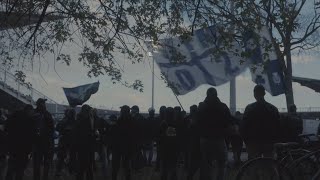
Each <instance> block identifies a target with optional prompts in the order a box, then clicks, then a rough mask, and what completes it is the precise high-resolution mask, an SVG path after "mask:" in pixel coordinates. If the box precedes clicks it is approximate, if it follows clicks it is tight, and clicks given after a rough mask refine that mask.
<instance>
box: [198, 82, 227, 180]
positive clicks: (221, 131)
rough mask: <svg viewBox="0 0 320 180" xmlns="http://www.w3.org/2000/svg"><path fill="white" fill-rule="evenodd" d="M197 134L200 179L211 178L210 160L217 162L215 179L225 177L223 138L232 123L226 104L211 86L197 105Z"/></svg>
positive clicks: (225, 149) (225, 159)
mask: <svg viewBox="0 0 320 180" xmlns="http://www.w3.org/2000/svg"><path fill="white" fill-rule="evenodd" d="M198 118H199V119H198V125H199V135H200V152H201V163H200V180H207V179H212V177H211V176H212V173H211V169H212V162H213V161H214V160H216V162H217V174H216V179H217V180H223V179H224V178H225V173H226V172H225V170H226V163H227V158H228V154H227V148H226V144H225V138H226V136H227V131H228V128H229V127H230V126H231V125H232V123H231V113H230V110H229V108H228V106H227V105H226V104H224V103H222V102H221V101H220V99H219V98H218V93H217V90H216V89H215V88H213V87H211V88H209V89H208V90H207V97H206V98H205V100H204V101H203V104H202V105H201V106H200V105H199V117H198Z"/></svg>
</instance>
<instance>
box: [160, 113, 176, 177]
mask: <svg viewBox="0 0 320 180" xmlns="http://www.w3.org/2000/svg"><path fill="white" fill-rule="evenodd" d="M177 136H178V134H177V122H176V118H175V112H174V109H173V108H172V107H168V108H167V110H166V118H165V121H163V122H162V124H161V127H160V148H161V150H160V154H161V159H160V162H161V180H167V179H169V180H176V179H177V169H176V166H177V161H178V156H179V142H178V137H177Z"/></svg>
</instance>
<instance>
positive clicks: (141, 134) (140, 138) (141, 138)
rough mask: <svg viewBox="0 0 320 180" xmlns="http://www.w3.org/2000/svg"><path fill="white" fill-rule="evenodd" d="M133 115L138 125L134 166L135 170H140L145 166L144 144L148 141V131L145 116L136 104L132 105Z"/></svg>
mask: <svg viewBox="0 0 320 180" xmlns="http://www.w3.org/2000/svg"><path fill="white" fill-rule="evenodd" d="M131 116H132V119H133V122H134V124H135V126H136V134H135V143H136V146H135V149H134V153H133V154H134V155H133V162H132V168H133V169H134V170H136V171H137V170H140V169H141V168H143V167H144V166H145V160H144V158H143V154H142V149H143V144H144V143H145V142H147V139H148V138H147V137H146V132H145V118H144V117H143V116H142V115H141V114H140V111H139V107H138V106H137V105H134V106H132V107H131Z"/></svg>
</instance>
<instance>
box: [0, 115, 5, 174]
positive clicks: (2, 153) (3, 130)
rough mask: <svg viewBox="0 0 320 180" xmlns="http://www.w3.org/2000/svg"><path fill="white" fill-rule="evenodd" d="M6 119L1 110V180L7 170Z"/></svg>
mask: <svg viewBox="0 0 320 180" xmlns="http://www.w3.org/2000/svg"><path fill="white" fill-rule="evenodd" d="M5 123H6V117H5V116H4V115H3V110H2V109H1V110H0V180H2V177H3V173H4V170H5V168H6V154H7V145H6V140H7V137H6V132H5Z"/></svg>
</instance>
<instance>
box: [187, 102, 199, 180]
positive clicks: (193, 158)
mask: <svg viewBox="0 0 320 180" xmlns="http://www.w3.org/2000/svg"><path fill="white" fill-rule="evenodd" d="M187 120H188V121H189V123H190V126H189V129H188V134H189V137H188V142H189V143H188V146H187V149H188V157H189V164H188V177H187V180H192V179H193V176H194V175H195V173H196V172H197V170H198V169H199V168H200V160H201V153H200V135H199V124H198V106H197V105H192V106H191V107H190V114H189V115H188V116H187Z"/></svg>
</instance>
